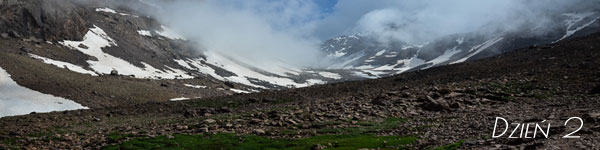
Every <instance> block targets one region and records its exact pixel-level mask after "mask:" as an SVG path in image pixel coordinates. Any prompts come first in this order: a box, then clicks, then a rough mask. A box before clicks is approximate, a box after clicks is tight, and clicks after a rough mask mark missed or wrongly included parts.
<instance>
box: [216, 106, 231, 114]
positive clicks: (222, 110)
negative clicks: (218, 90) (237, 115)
mask: <svg viewBox="0 0 600 150" xmlns="http://www.w3.org/2000/svg"><path fill="white" fill-rule="evenodd" d="M218 112H220V113H230V112H232V110H231V108H229V107H221V109H219V110H218Z"/></svg>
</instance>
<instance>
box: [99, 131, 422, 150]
mask: <svg viewBox="0 0 600 150" xmlns="http://www.w3.org/2000/svg"><path fill="white" fill-rule="evenodd" d="M415 140H416V138H415V137H401V136H375V135H367V134H364V135H321V136H313V137H309V138H303V139H270V138H265V137H261V136H256V135H245V136H236V135H234V134H214V135H208V136H204V135H183V134H178V135H174V136H173V138H168V137H166V136H160V137H155V138H141V139H134V140H131V141H127V142H124V143H122V144H119V145H113V146H108V147H104V148H103V149H105V150H119V149H121V150H128V149H174V150H177V149H233V150H236V149H239V150H252V149H286V150H296V149H297V150H300V149H302V150H304V149H312V148H313V147H315V146H317V145H322V146H326V149H332V150H350V149H352V150H354V149H361V148H379V149H398V148H402V146H403V145H406V144H411V143H413V142H414V141H415Z"/></svg>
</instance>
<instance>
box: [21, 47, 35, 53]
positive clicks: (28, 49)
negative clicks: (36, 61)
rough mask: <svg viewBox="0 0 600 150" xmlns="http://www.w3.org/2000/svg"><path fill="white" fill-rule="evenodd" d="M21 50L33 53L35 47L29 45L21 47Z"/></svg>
mask: <svg viewBox="0 0 600 150" xmlns="http://www.w3.org/2000/svg"><path fill="white" fill-rule="evenodd" d="M20 50H21V51H22V52H25V53H31V52H32V51H33V49H31V48H29V47H21V48H20Z"/></svg>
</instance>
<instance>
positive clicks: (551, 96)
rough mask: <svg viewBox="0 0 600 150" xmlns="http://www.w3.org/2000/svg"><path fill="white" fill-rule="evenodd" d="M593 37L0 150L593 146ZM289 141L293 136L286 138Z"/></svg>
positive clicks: (104, 126)
mask: <svg viewBox="0 0 600 150" xmlns="http://www.w3.org/2000/svg"><path fill="white" fill-rule="evenodd" d="M599 41H600V35H599V34H594V35H591V36H587V37H584V38H578V39H574V40H569V41H565V42H558V43H555V44H550V45H544V46H532V47H529V48H525V49H519V50H514V51H511V52H508V53H505V54H501V55H498V56H495V57H492V58H489V59H482V60H478V61H472V62H466V63H461V64H454V65H449V66H442V67H436V68H431V69H427V70H422V71H416V72H410V73H405V74H400V75H396V76H392V77H386V78H381V79H374V80H366V81H353V82H344V83H334V84H327V85H318V86H312V87H307V88H299V89H290V90H281V91H267V92H261V93H252V94H238V95H233V96H226V97H215V98H209V99H194V100H189V101H179V102H164V103H145V104H138V105H134V106H121V107H108V108H100V109H90V110H76V111H67V112H55V113H47V114H32V115H26V116H16V117H4V118H1V119H0V124H1V126H0V135H2V136H0V141H2V142H0V143H1V145H2V146H3V147H4V148H11V147H21V146H22V147H24V148H35V147H37V148H43V149H47V148H49V149H55V148H65V149H71V148H94V149H95V148H102V147H104V146H110V145H116V146H117V147H121V148H127V147H129V148H132V147H138V148H141V147H146V146H149V147H146V148H150V147H154V146H160V147H165V148H166V147H173V146H178V147H184V146H193V145H187V144H193V143H187V144H186V142H190V141H197V142H194V143H196V144H202V143H203V142H209V143H213V144H216V143H221V144H223V146H233V145H230V144H233V143H238V144H234V145H238V146H240V144H241V145H245V146H251V145H253V146H257V145H256V144H257V143H252V142H250V141H246V140H243V139H248V140H254V141H257V142H258V144H260V141H262V140H267V139H263V138H266V137H268V138H272V139H271V140H277V139H280V140H278V141H279V142H275V143H274V144H272V145H260V146H270V147H273V148H283V147H288V148H292V147H294V144H293V143H298V142H299V143H303V142H304V144H305V146H306V145H308V146H309V147H311V148H325V147H329V148H332V147H336V146H340V147H344V146H346V147H353V145H352V144H349V143H348V142H350V143H352V141H353V140H357V139H359V141H364V140H375V139H387V140H384V141H388V142H382V141H378V142H370V143H371V145H370V146H369V145H367V146H369V147H384V148H394V147H395V148H398V147H412V148H433V147H437V146H444V145H449V146H452V144H453V145H454V146H459V147H460V148H461V149H493V148H499V149H504V148H509V149H516V148H525V149H544V148H550V149H553V148H559V149H568V148H577V147H579V148H586V149H596V148H598V145H597V143H596V142H595V141H598V138H597V137H598V135H599V132H598V126H599V125H600V124H599V122H598V119H600V118H598V117H600V115H598V113H599V112H597V110H596V109H595V108H598V107H599V106H600V104H599V103H598V100H600V96H599V95H598V94H599V93H598V88H599V86H600V85H599V84H598V83H599V82H600V81H599V80H598V79H600V78H599V77H600V72H598V70H600V68H598V66H600V65H599V64H600V61H599V60H600V59H599V56H600V50H599V49H598V47H600V45H598V43H600V42H599ZM495 117H503V118H506V119H508V120H509V121H510V122H520V123H540V122H542V121H543V120H545V121H546V122H544V123H540V124H542V125H544V124H545V123H551V124H552V127H551V128H550V132H551V134H550V136H549V138H548V139H545V138H540V137H538V138H536V139H535V140H530V139H511V140H509V139H507V138H500V139H492V138H491V137H490V136H491V133H492V129H493V124H494V119H495ZM569 117H582V118H584V126H583V129H582V130H581V131H579V132H577V133H576V134H577V135H579V136H581V138H580V139H572V140H566V139H560V137H561V136H563V135H565V134H566V133H569V132H571V131H573V129H575V128H576V127H577V124H569V126H566V127H565V126H564V125H563V122H564V121H565V120H566V119H567V118H569ZM223 133H234V134H235V135H239V136H242V137H239V138H238V137H231V136H232V135H228V134H223ZM188 135H205V136H188ZM208 135H213V136H208ZM246 135H258V136H246ZM326 135H339V136H337V137H335V138H333V139H332V137H331V136H326ZM373 136H376V137H373ZM209 137H210V138H209ZM205 138H208V139H213V140H212V141H206V140H203V139H205ZM240 138H241V139H242V140H240ZM290 138H291V139H295V140H291V141H290V140H283V139H290ZM311 139H312V140H317V139H320V140H317V141H328V142H326V143H320V142H317V141H311ZM336 139H337V140H336ZM215 140H216V141H215ZM202 141H203V142H202ZM335 141H338V142H339V143H337V142H335ZM344 141H345V142H344ZM376 141H377V140H376ZM573 141H576V142H573ZM215 142H216V143H215ZM231 142H233V143H231ZM277 143H279V144H277ZM286 143H287V145H286ZM377 143H379V144H377ZM386 143H387V145H386ZM263 144H264V143H263ZM290 144H291V145H290ZM301 145H302V144H301ZM196 146H199V145H196ZM354 146H356V145H354ZM117 147H114V146H113V147H105V148H108V149H113V148H117ZM296 148H298V147H296ZM355 148H356V147H355Z"/></svg>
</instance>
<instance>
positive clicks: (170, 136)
mask: <svg viewBox="0 0 600 150" xmlns="http://www.w3.org/2000/svg"><path fill="white" fill-rule="evenodd" d="M167 138H168V139H174V138H175V137H174V136H173V135H167Z"/></svg>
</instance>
